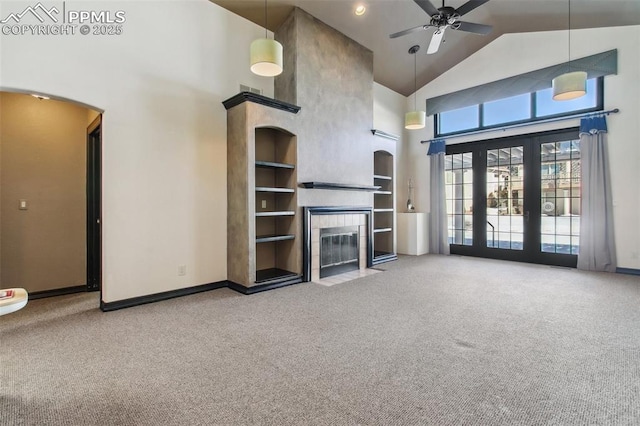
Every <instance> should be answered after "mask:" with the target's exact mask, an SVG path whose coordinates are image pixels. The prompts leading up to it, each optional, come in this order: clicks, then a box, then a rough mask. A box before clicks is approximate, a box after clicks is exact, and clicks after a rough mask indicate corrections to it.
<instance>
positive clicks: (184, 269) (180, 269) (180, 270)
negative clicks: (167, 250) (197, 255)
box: [178, 265, 187, 277]
mask: <svg viewBox="0 0 640 426" xmlns="http://www.w3.org/2000/svg"><path fill="white" fill-rule="evenodd" d="M178 275H179V276H181V277H182V276H185V275H187V265H179V266H178Z"/></svg>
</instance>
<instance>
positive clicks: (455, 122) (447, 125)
mask: <svg viewBox="0 0 640 426" xmlns="http://www.w3.org/2000/svg"><path fill="white" fill-rule="evenodd" d="M551 90H552V89H551V88H549V89H544V90H538V91H536V92H531V93H524V94H521V95H517V96H511V97H508V98H504V99H498V100H494V101H489V102H484V103H481V104H477V105H471V106H468V107H464V108H459V109H455V110H451V111H444V112H441V113H438V114H435V115H434V124H435V129H436V131H435V133H436V137H440V136H447V135H454V134H459V133H465V132H471V131H476V130H484V129H491V128H496V127H501V126H504V125H509V124H515V123H526V122H536V121H540V120H544V119H547V118H551V117H562V116H569V115H573V114H579V113H583V112H591V111H599V110H602V109H603V108H604V100H603V93H604V78H603V77H598V78H592V79H590V80H587V94H586V95H585V96H583V97H580V98H578V99H574V100H571V101H554V100H553V99H551Z"/></svg>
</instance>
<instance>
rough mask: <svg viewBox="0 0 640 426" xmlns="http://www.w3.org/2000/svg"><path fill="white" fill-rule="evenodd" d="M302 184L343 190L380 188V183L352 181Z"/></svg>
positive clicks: (370, 190)
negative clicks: (351, 182)
mask: <svg viewBox="0 0 640 426" xmlns="http://www.w3.org/2000/svg"><path fill="white" fill-rule="evenodd" d="M300 185H302V187H304V188H308V189H335V190H342V191H368V192H374V191H377V190H379V189H380V186H378V185H354V184H350V183H333V182H301V183H300Z"/></svg>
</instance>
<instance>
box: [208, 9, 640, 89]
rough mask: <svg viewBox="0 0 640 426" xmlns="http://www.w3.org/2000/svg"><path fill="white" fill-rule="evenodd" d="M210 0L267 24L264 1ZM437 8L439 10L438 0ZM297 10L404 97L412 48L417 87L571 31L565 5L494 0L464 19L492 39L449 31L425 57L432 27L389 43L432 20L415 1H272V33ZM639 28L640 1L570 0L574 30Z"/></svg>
mask: <svg viewBox="0 0 640 426" xmlns="http://www.w3.org/2000/svg"><path fill="white" fill-rule="evenodd" d="M211 1H212V2H213V3H216V4H218V5H220V6H222V7H224V8H225V9H228V10H230V11H231V12H234V13H236V14H238V15H240V16H243V17H245V18H247V19H248V20H250V21H253V22H255V23H256V24H258V25H260V26H264V23H265V2H264V1H262V0H211ZM432 3H433V5H434V6H435V7H441V6H442V2H441V1H438V0H432ZM464 3H466V0H446V2H445V4H446V6H451V7H454V8H458V7H460V6H461V5H462V4H464ZM358 4H364V5H365V6H366V8H367V10H366V13H365V14H364V15H362V16H356V15H355V14H354V9H355V7H356V6H357V5H358ZM296 6H297V7H300V8H301V9H303V10H305V11H306V12H308V13H310V14H311V15H313V16H315V17H316V18H318V19H320V20H321V21H323V22H325V23H326V24H328V25H330V26H331V27H333V28H335V29H337V30H338V31H340V32H342V33H343V34H345V35H347V36H348V37H350V38H352V39H353V40H355V41H357V42H358V43H360V44H361V45H363V46H365V47H367V48H368V49H370V50H372V51H373V54H374V64H373V73H374V79H375V81H376V82H378V83H380V84H382V85H384V86H386V87H389V88H390V89H392V90H395V91H396V92H398V93H401V94H403V95H409V94H411V93H413V91H414V67H413V65H414V64H413V61H414V58H413V57H412V55H410V54H409V53H408V50H409V48H410V47H411V46H413V45H415V44H417V45H420V47H421V49H420V51H419V52H418V54H417V58H416V60H417V86H418V87H422V86H424V85H425V84H427V83H428V82H430V81H431V80H433V79H434V78H436V77H438V76H439V75H440V74H442V73H444V72H445V71H447V70H448V69H450V68H452V67H453V66H454V65H456V64H458V63H459V62H461V61H463V60H464V59H465V58H466V57H468V56H470V55H471V54H473V53H474V52H476V51H478V50H479V49H481V48H482V47H484V46H486V45H487V44H489V43H491V41H493V40H495V39H496V38H498V37H499V36H500V35H502V34H505V33H515V32H531V31H549V30H563V29H567V28H568V17H569V14H568V1H563V0H490V1H489V2H488V3H485V4H483V5H482V6H480V7H478V8H476V9H475V10H472V11H471V12H469V13H468V14H466V15H464V18H463V20H464V21H468V22H474V23H480V24H487V25H492V26H493V31H492V32H491V33H490V34H488V35H485V36H481V35H475V34H470V33H465V32H461V31H451V30H447V31H446V33H445V43H444V44H443V45H442V46H441V47H440V50H439V51H438V52H437V53H435V54H433V55H427V54H426V50H427V46H428V45H429V41H430V40H431V35H432V34H433V29H429V30H426V31H418V32H415V33H412V34H409V35H406V36H403V37H399V38H395V39H390V38H389V34H392V33H395V32H398V31H402V30H405V29H407V28H411V27H416V26H419V25H423V24H427V23H428V22H429V16H428V15H427V14H426V12H424V11H423V10H422V9H421V8H420V7H419V6H418V5H417V4H416V3H415V2H414V1H413V0H268V3H267V28H268V29H269V30H271V31H275V30H276V29H277V28H278V27H279V26H280V24H282V22H283V21H284V20H285V19H286V17H287V16H288V15H289V13H290V12H291V10H292V9H293V8H294V7H296ZM638 24H640V0H571V28H572V29H578V28H595V27H612V26H621V25H638ZM558 43H567V38H566V37H561V38H559V39H558ZM285 49H286V46H285ZM521 54H525V53H524V52H523V53H521Z"/></svg>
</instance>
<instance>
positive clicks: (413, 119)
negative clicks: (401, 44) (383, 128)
mask: <svg viewBox="0 0 640 426" xmlns="http://www.w3.org/2000/svg"><path fill="white" fill-rule="evenodd" d="M418 50H420V46H418V45H417V44H416V45H415V46H411V48H410V49H409V54H410V55H413V109H414V110H413V111H409V112H408V113H406V114H405V115H404V128H405V129H407V130H418V129H423V128H424V126H425V125H426V123H427V113H426V112H424V111H418V107H417V106H416V105H417V97H418V93H417V92H418V90H417V86H416V80H417V58H416V53H418Z"/></svg>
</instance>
